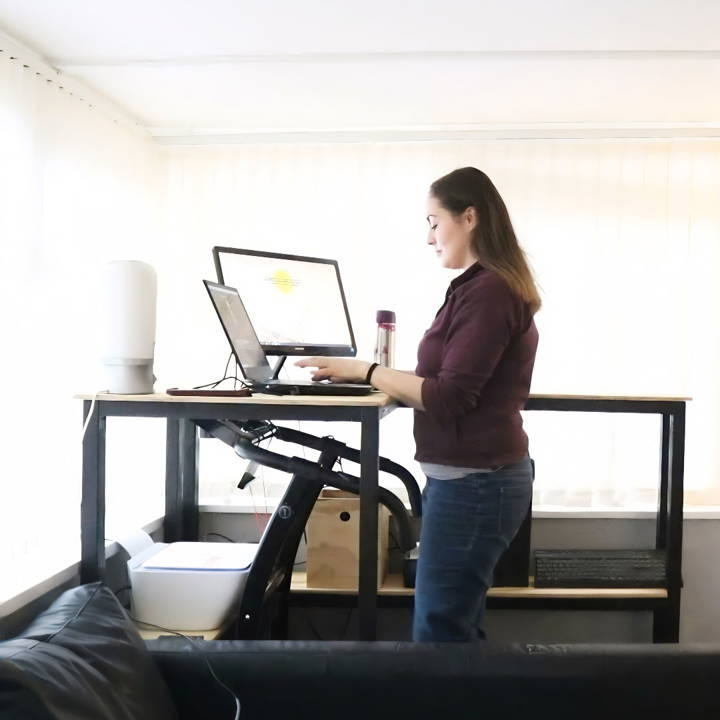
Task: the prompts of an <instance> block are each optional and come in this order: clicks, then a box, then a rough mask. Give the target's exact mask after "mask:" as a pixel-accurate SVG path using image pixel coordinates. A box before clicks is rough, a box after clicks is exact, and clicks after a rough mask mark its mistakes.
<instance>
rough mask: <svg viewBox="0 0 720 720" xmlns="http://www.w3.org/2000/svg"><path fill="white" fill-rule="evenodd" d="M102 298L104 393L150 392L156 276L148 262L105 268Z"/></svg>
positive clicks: (113, 263) (130, 393) (119, 263)
mask: <svg viewBox="0 0 720 720" xmlns="http://www.w3.org/2000/svg"><path fill="white" fill-rule="evenodd" d="M102 295H103V299H104V308H103V310H104V313H103V318H102V323H101V324H102V329H103V346H102V362H103V366H104V369H105V379H106V382H107V390H108V392H111V393H118V394H122V395H134V394H146V393H152V392H153V385H154V382H155V376H154V375H153V360H154V356H155V315H156V301H157V276H156V274H155V270H154V269H153V268H152V267H151V266H150V265H148V264H147V263H143V262H139V261H137V260H121V261H116V262H111V263H109V264H108V265H107V267H106V269H105V273H104V276H103V284H102Z"/></svg>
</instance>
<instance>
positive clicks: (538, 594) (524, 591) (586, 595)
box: [290, 571, 668, 600]
mask: <svg viewBox="0 0 720 720" xmlns="http://www.w3.org/2000/svg"><path fill="white" fill-rule="evenodd" d="M530 582H532V578H530ZM290 592H293V593H300V594H317V595H357V589H353V588H315V587H308V586H307V579H306V573H304V572H299V571H298V572H294V573H293V575H292V582H291V585H290ZM414 594H415V591H414V590H413V588H406V587H404V586H403V582H402V575H400V574H399V573H391V574H389V575H388V576H387V577H386V578H385V582H383V584H382V585H381V587H380V588H378V595H380V596H386V597H387V596H408V597H409V596H412V595H414ZM667 596H668V594H667V590H666V589H665V588H536V587H533V586H532V585H530V586H529V587H493V588H490V590H489V591H488V597H495V598H518V599H519V598H531V599H539V598H563V599H597V598H602V599H622V600H624V599H628V598H638V599H663V600H664V599H666V598H667Z"/></svg>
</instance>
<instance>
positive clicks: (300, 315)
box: [213, 247, 357, 355]
mask: <svg viewBox="0 0 720 720" xmlns="http://www.w3.org/2000/svg"><path fill="white" fill-rule="evenodd" d="M213 259H214V261H215V270H216V272H217V276H218V282H219V283H221V284H223V285H231V286H232V287H235V288H237V289H238V292H239V293H240V297H241V298H242V300H243V303H244V305H245V308H246V309H247V313H248V315H249V316H250V319H251V321H252V324H253V327H254V328H255V331H256V332H257V335H258V338H259V340H260V343H261V345H262V346H263V349H264V350H265V352H266V353H268V354H269V355H355V353H356V351H357V348H356V346H355V336H354V335H353V331H352V325H351V323H350V315H349V313H348V309H347V303H346V301H345V293H344V291H343V286H342V281H341V280H340V270H339V268H338V264H337V261H335V260H326V259H323V258H314V257H304V256H300V255H284V254H280V253H270V252H262V251H259V250H241V249H238V248H229V247H214V248H213Z"/></svg>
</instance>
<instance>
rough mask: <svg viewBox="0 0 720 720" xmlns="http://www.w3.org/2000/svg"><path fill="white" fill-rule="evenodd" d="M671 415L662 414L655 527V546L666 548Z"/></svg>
mask: <svg viewBox="0 0 720 720" xmlns="http://www.w3.org/2000/svg"><path fill="white" fill-rule="evenodd" d="M669 459H670V415H669V414H668V413H663V415H662V441H661V445H660V492H659V493H658V511H657V522H656V528H655V547H656V548H657V549H658V550H664V549H665V548H666V547H667V524H668V485H669V477H670V465H669Z"/></svg>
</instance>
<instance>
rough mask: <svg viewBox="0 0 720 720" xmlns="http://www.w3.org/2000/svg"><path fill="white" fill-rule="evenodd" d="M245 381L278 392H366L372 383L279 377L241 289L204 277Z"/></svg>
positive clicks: (278, 393) (267, 390)
mask: <svg viewBox="0 0 720 720" xmlns="http://www.w3.org/2000/svg"><path fill="white" fill-rule="evenodd" d="M203 283H204V284H205V288H206V289H207V291H208V294H209V295H210V300H212V304H213V307H214V308H215V312H216V313H217V316H218V318H219V319H220V324H221V325H222V326H223V330H224V331H225V335H226V336H227V339H228V342H229V343H230V347H231V348H232V350H233V353H234V354H235V359H236V360H237V361H238V364H239V365H240V369H241V370H242V373H243V375H244V376H245V380H246V382H247V384H248V385H249V386H250V388H251V389H252V390H254V391H256V392H264V393H274V394H276V395H367V394H368V393H370V392H372V385H367V384H365V383H333V382H329V381H313V380H280V379H278V378H273V370H272V368H271V367H270V363H269V362H268V359H267V355H266V354H265V351H264V350H263V348H262V345H261V344H260V340H258V336H257V334H256V333H255V328H253V325H252V323H251V322H250V317H249V316H248V314H247V311H246V310H245V305H243V301H242V300H241V299H240V294H239V293H238V291H237V290H236V289H235V288H233V287H229V286H228V285H220V284H219V283H214V282H210V281H209V280H203Z"/></svg>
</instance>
